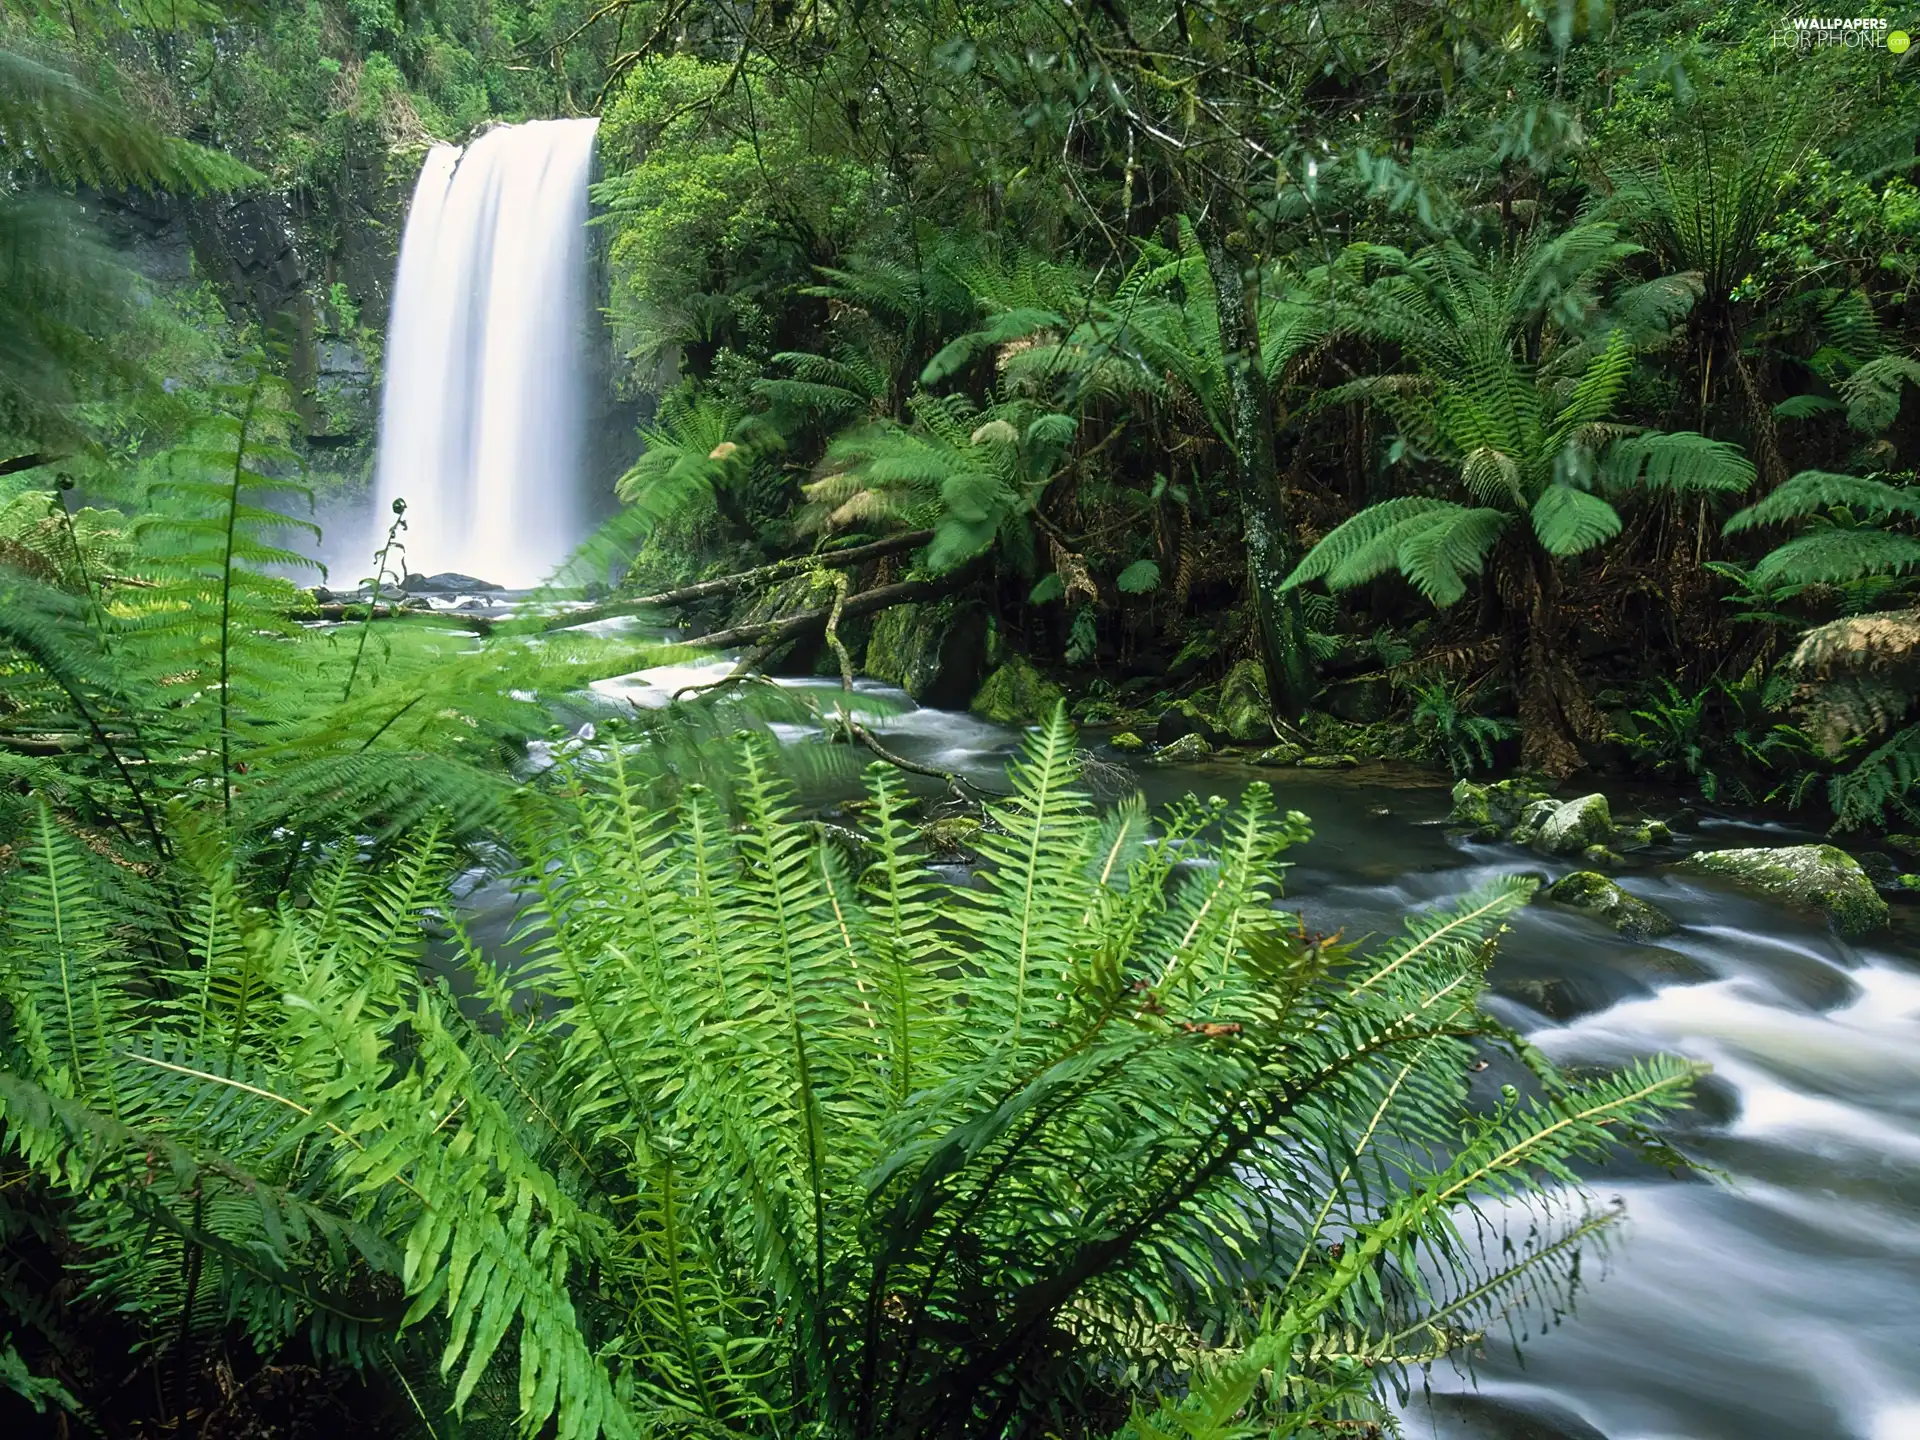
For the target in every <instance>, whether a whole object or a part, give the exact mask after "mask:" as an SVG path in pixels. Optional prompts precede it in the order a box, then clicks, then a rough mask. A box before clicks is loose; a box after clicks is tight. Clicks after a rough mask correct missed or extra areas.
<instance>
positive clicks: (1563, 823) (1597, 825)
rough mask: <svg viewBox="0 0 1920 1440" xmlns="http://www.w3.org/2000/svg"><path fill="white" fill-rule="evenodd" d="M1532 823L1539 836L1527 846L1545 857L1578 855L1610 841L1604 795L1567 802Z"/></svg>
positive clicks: (1609, 815)
mask: <svg viewBox="0 0 1920 1440" xmlns="http://www.w3.org/2000/svg"><path fill="white" fill-rule="evenodd" d="M1536 823H1537V824H1538V826H1539V833H1538V834H1537V835H1535V836H1534V838H1533V840H1532V841H1531V842H1530V843H1531V844H1532V845H1533V848H1534V849H1536V850H1539V851H1541V852H1542V853H1544V854H1547V855H1578V854H1580V853H1581V852H1582V851H1584V850H1586V849H1587V847H1589V846H1591V845H1606V844H1607V843H1608V842H1609V841H1611V840H1612V839H1613V811H1612V810H1611V809H1609V808H1608V806H1607V797H1606V796H1604V795H1599V794H1594V795H1582V796H1581V797H1580V798H1579V799H1578V800H1569V801H1567V802H1566V803H1565V804H1563V805H1558V806H1556V807H1555V808H1554V810H1553V813H1552V814H1550V815H1546V816H1543V817H1542V818H1541V819H1539V820H1538V821H1537V822H1536Z"/></svg>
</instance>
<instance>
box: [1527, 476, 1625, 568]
mask: <svg viewBox="0 0 1920 1440" xmlns="http://www.w3.org/2000/svg"><path fill="white" fill-rule="evenodd" d="M1533 533H1534V534H1535V535H1537V536H1538V537H1539V539H1540V543H1541V545H1543V546H1544V547H1546V549H1547V550H1548V552H1549V553H1551V554H1554V555H1578V554H1580V553H1581V552H1582V551H1584V550H1591V549H1592V548H1593V547H1594V546H1596V545H1600V544H1604V543H1605V542H1606V541H1608V540H1611V539H1612V538H1613V537H1614V536H1616V535H1618V534H1619V533H1620V512H1619V511H1617V510H1615V509H1614V508H1613V506H1611V505H1609V504H1608V503H1607V502H1606V501H1604V500H1602V499H1601V498H1600V497H1599V496H1598V495H1592V494H1589V493H1588V492H1586V491H1585V490H1576V489H1574V488H1573V487H1572V486H1571V485H1549V486H1547V488H1546V489H1544V490H1542V491H1541V492H1540V498H1539V499H1538V500H1536V501H1534V502H1533Z"/></svg>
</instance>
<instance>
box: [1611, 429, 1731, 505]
mask: <svg viewBox="0 0 1920 1440" xmlns="http://www.w3.org/2000/svg"><path fill="white" fill-rule="evenodd" d="M1601 477H1602V479H1603V481H1604V482H1605V483H1606V484H1607V485H1608V486H1611V487H1622V488H1624V487H1629V486H1632V487H1638V488H1642V489H1646V490H1650V491H1653V492H1655V493H1659V494H1695V493H1699V492H1709V493H1712V492H1718V493H1724V494H1735V495H1737V494H1741V493H1743V492H1745V491H1746V490H1747V489H1748V488H1749V487H1751V486H1752V484H1753V477H1754V468H1753V462H1752V461H1751V460H1749V459H1747V457H1746V456H1745V455H1743V454H1742V453H1741V452H1740V447H1739V446H1737V445H1733V444H1730V443H1728V442H1727V441H1725V440H1709V439H1708V438H1707V437H1706V436H1704V435H1696V434H1694V433H1693V432H1692V431H1688V430H1680V431H1674V432H1671V433H1667V432H1659V433H1650V434H1642V435H1629V436H1627V437H1626V438H1625V439H1622V440H1616V441H1615V442H1614V443H1613V444H1612V445H1610V446H1608V447H1607V452H1606V454H1605V456H1604V457H1602V461H1601Z"/></svg>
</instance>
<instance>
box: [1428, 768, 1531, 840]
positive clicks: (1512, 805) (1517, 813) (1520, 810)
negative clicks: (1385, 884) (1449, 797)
mask: <svg viewBox="0 0 1920 1440" xmlns="http://www.w3.org/2000/svg"><path fill="white" fill-rule="evenodd" d="M1543 802H1544V803H1545V804H1546V805H1555V804H1556V803H1557V802H1555V801H1554V799H1553V797H1552V796H1550V795H1548V794H1547V793H1546V792H1545V791H1543V790H1540V789H1537V788H1536V787H1534V786H1533V785H1531V784H1529V783H1528V782H1527V781H1525V780H1501V781H1499V782H1498V783H1496V784H1492V785H1479V784H1476V783H1474V782H1473V781H1471V780H1462V781H1459V782H1458V783H1457V784H1455V785H1454V787H1453V809H1452V810H1451V811H1450V812H1449V813H1448V815H1447V823H1448V824H1449V825H1464V826H1468V827H1470V828H1472V829H1475V830H1483V829H1488V828H1496V827H1497V828H1498V829H1499V830H1500V831H1501V832H1502V833H1504V832H1505V831H1507V830H1509V829H1511V828H1512V827H1514V826H1515V825H1517V824H1519V823H1520V821H1521V818H1522V816H1523V815H1524V814H1525V813H1526V812H1527V810H1528V807H1530V806H1534V807H1538V806H1540V805H1542V803H1543ZM1537 813H1542V814H1544V813H1546V812H1545V811H1544V810H1540V811H1538V812H1537Z"/></svg>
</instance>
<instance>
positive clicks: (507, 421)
mask: <svg viewBox="0 0 1920 1440" xmlns="http://www.w3.org/2000/svg"><path fill="white" fill-rule="evenodd" d="M598 123H599V122H598V121H595V120H540V121H535V122H532V123H530V124H526V125H503V126H499V127H497V128H495V129H492V130H489V131H487V132H486V133H485V134H484V135H482V136H480V138H479V139H477V140H475V141H473V143H472V144H470V145H468V146H467V147H466V148H465V149H464V150H461V149H457V148H455V147H453V146H450V145H436V146H435V147H434V148H433V149H432V151H431V152H429V154H428V155H427V159H426V163H425V164H424V165H423V166H422V167H421V170H420V178H419V180H418V181H417V182H416V184H415V186H414V192H413V203H412V205H411V207H410V209H409V210H408V214H407V228H406V233H405V235H404V237H403V238H402V241H401V246H400V269H399V274H398V276H397V278H396V280H395V282H394V303H393V321H392V326H391V328H390V330H389V332H388V342H387V361H386V380H385V384H384V388H383V389H382V392H381V397H380V450H379V464H378V472H377V475H376V479H375V486H374V489H375V495H376V504H375V507H374V513H373V535H372V537H371V546H370V550H378V549H379V548H380V543H381V537H382V536H384V535H385V533H386V529H387V526H388V524H389V523H390V521H391V520H392V513H391V512H392V505H393V501H394V500H395V499H404V500H405V501H406V502H407V507H408V508H407V534H406V537H405V544H406V558H407V563H408V566H409V568H411V569H413V570H415V571H420V572H433V571H455V572H458V573H462V574H466V575H472V576H477V577H479V578H481V579H484V580H488V581H492V582H495V583H497V584H502V585H531V584H534V583H535V582H537V581H539V580H541V579H543V578H544V577H545V576H546V575H547V574H548V573H549V572H550V571H551V570H552V569H553V568H554V567H555V566H557V565H558V564H560V562H561V561H563V560H565V559H566V558H567V555H568V553H569V552H570V551H571V550H572V548H573V547H574V546H575V545H577V544H578V543H579V542H580V540H581V538H582V537H583V536H584V534H585V531H586V525H587V514H588V499H587V496H586V494H585V489H584V485H583V480H582V470H583V454H582V439H581V437H582V436H583V435H584V433H585V431H586V424H585V419H586V408H585V398H586V370H587V366H586V347H585V344H584V342H583V338H582V331H583V326H584V325H585V322H586V320H587V316H588V313H589V312H588V306H587V290H586V281H587V181H588V177H589V175H590V173H591V171H592V166H593V142H594V131H595V129H596V127H597V126H598Z"/></svg>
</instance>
